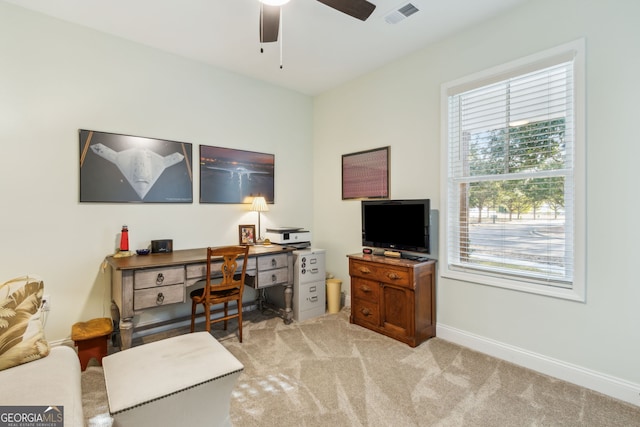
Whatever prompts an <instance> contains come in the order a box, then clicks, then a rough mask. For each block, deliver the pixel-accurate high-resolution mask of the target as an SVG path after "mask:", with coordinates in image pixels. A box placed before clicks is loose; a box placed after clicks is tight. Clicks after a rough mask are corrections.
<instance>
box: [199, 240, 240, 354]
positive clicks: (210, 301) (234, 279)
mask: <svg viewBox="0 0 640 427" xmlns="http://www.w3.org/2000/svg"><path fill="white" fill-rule="evenodd" d="M248 255H249V247H248V246H228V247H221V248H207V278H206V280H204V281H203V282H204V283H205V285H204V288H200V289H196V290H194V291H192V292H191V294H190V296H191V332H193V331H194V325H195V318H196V317H198V316H202V315H204V316H205V325H206V330H207V332H210V331H211V323H216V322H222V321H224V329H225V330H227V323H228V321H229V319H233V318H236V317H237V318H238V335H239V339H240V342H242V293H243V291H244V279H245V273H246V271H247V261H248V259H247V258H248ZM219 257H222V260H220V258H219ZM220 261H222V264H221V266H220V271H212V264H214V266H213V269H214V270H216V267H217V266H216V265H215V264H219V263H220ZM239 261H242V272H241V273H240V274H236V270H237V269H238V262H239ZM220 275H222V281H221V282H220V283H212V280H211V279H214V280H216V279H217V278H218V277H220ZM212 276H213V277H212ZM231 301H235V302H236V307H237V309H238V312H237V313H236V314H231V315H230V314H229V302H231ZM198 304H202V306H203V307H204V313H200V314H197V315H196V308H197V307H198ZM217 304H224V316H223V317H220V318H218V319H211V306H212V305H217Z"/></svg>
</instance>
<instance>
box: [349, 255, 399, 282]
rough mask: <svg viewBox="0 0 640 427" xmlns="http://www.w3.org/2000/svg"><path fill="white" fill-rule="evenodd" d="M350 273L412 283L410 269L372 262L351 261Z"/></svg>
mask: <svg viewBox="0 0 640 427" xmlns="http://www.w3.org/2000/svg"><path fill="white" fill-rule="evenodd" d="M349 275H351V276H356V277H364V278H366V279H370V280H378V281H380V282H385V283H393V284H396V285H405V286H409V285H410V278H409V276H410V275H409V269H407V268H402V267H395V266H389V265H382V264H375V263H372V262H360V261H351V262H350V263H349Z"/></svg>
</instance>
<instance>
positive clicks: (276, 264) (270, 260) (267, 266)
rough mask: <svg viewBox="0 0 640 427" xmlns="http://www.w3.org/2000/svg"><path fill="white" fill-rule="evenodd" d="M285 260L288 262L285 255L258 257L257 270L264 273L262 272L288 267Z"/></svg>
mask: <svg viewBox="0 0 640 427" xmlns="http://www.w3.org/2000/svg"><path fill="white" fill-rule="evenodd" d="M287 260H288V255H287V254H278V255H272V256H261V257H258V270H259V271H264V270H272V269H275V268H283V267H287V266H288V263H287Z"/></svg>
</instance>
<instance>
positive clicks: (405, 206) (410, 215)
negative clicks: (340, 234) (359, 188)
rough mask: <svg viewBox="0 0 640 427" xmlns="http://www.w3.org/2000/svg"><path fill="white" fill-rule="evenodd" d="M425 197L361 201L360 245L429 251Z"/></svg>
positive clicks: (428, 209) (427, 207) (427, 210)
mask: <svg viewBox="0 0 640 427" xmlns="http://www.w3.org/2000/svg"><path fill="white" fill-rule="evenodd" d="M429 211H430V200H429V199H416V200H365V201H362V245H363V246H370V247H374V248H384V249H393V250H405V251H411V252H421V253H429V249H430V248H429Z"/></svg>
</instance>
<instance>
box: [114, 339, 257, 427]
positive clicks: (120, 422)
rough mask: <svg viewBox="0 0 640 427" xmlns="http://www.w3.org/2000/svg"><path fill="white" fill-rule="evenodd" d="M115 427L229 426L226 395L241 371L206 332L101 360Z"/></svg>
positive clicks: (240, 365) (228, 397) (120, 353)
mask: <svg viewBox="0 0 640 427" xmlns="http://www.w3.org/2000/svg"><path fill="white" fill-rule="evenodd" d="M102 366H103V369H104V377H105V383H106V386H107V395H108V397H109V411H110V412H111V416H113V418H114V421H115V422H114V426H116V427H118V426H122V427H124V426H131V427H142V426H154V427H157V426H181V427H186V426H230V425H231V421H230V418H229V405H230V403H231V392H232V391H233V387H234V386H235V383H236V380H237V378H238V377H239V376H240V373H241V372H242V370H243V369H244V366H243V365H242V363H240V361H239V360H238V359H236V358H235V356H233V354H231V353H230V352H229V351H228V350H227V349H226V348H224V347H223V346H222V344H220V343H219V342H218V341H216V339H215V338H213V337H212V336H211V335H210V334H208V333H207V332H197V333H193V334H186V335H180V336H176V337H172V338H168V339H165V340H161V341H156V342H152V343H149V344H144V345H141V346H138V347H133V348H130V349H127V350H123V351H121V352H119V353H114V354H112V355H110V356H107V357H105V358H103V359H102Z"/></svg>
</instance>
